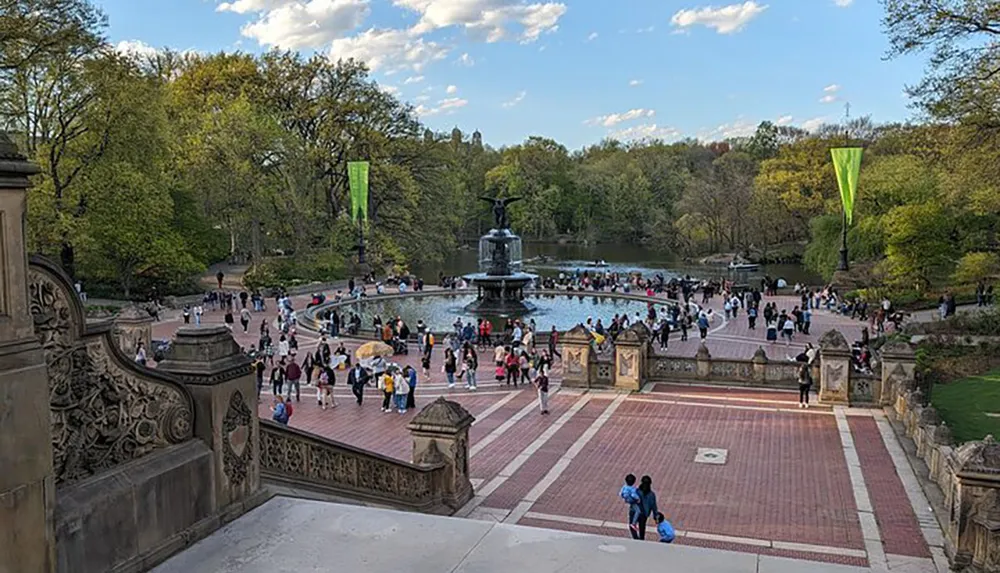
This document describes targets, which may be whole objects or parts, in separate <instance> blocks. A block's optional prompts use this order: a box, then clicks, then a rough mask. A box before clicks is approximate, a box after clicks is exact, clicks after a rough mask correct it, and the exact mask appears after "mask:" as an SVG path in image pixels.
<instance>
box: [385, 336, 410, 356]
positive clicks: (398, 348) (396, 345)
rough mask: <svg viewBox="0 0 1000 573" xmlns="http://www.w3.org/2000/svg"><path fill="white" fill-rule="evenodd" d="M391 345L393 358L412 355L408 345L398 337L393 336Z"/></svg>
mask: <svg viewBox="0 0 1000 573" xmlns="http://www.w3.org/2000/svg"><path fill="white" fill-rule="evenodd" d="M389 344H390V345H391V346H392V354H393V356H397V355H400V354H409V353H410V349H409V347H407V345H406V343H405V342H403V341H402V340H400V339H399V337H398V336H393V337H392V340H390V341H389Z"/></svg>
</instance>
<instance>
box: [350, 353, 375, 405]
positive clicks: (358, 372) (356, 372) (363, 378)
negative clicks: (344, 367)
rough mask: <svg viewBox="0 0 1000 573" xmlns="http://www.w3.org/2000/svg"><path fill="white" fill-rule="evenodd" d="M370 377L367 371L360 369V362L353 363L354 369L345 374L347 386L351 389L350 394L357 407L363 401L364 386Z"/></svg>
mask: <svg viewBox="0 0 1000 573" xmlns="http://www.w3.org/2000/svg"><path fill="white" fill-rule="evenodd" d="M369 379H370V376H369V375H368V371H367V370H365V369H364V368H362V367H361V363H360V362H355V363H354V368H352V369H351V371H350V372H349V373H348V374H347V385H348V386H350V387H351V393H352V394H354V397H355V398H356V399H357V401H358V406H360V405H361V403H362V402H363V401H364V398H365V386H367V385H368V380H369Z"/></svg>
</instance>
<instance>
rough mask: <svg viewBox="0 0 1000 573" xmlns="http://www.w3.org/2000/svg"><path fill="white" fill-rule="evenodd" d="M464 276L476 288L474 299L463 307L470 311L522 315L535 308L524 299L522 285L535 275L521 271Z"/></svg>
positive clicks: (482, 313)
mask: <svg viewBox="0 0 1000 573" xmlns="http://www.w3.org/2000/svg"><path fill="white" fill-rule="evenodd" d="M464 278H465V280H467V281H469V284H471V285H472V286H473V288H475V289H476V295H477V296H476V300H474V301H472V302H470V303H469V304H468V305H466V307H465V310H467V311H469V312H471V313H474V314H479V315H490V314H492V315H495V316H512V315H515V314H516V315H518V316H523V315H525V314H527V313H529V312H531V311H533V310H535V307H534V305H533V304H531V303H530V302H527V301H526V300H525V299H526V297H525V294H524V287H526V286H528V285H529V284H530V283H531V282H532V281H534V280H535V279H536V278H537V275H532V274H528V273H522V272H516V273H511V274H509V275H499V276H498V275H491V274H488V273H473V274H471V275H465V277H464Z"/></svg>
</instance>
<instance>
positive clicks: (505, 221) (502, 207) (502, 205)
mask: <svg viewBox="0 0 1000 573" xmlns="http://www.w3.org/2000/svg"><path fill="white" fill-rule="evenodd" d="M480 199H482V200H483V201H488V202H490V203H491V204H492V205H493V220H494V221H495V222H496V228H497V229H498V230H501V231H502V230H504V229H509V228H510V219H509V218H508V217H507V205H510V204H511V203H513V202H514V201H520V200H521V199H524V197H508V198H506V199H501V198H500V197H497V198H495V199H494V198H493V197H480Z"/></svg>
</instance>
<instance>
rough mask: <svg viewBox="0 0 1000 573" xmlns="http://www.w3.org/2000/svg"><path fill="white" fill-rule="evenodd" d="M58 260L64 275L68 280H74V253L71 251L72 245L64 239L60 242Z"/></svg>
mask: <svg viewBox="0 0 1000 573" xmlns="http://www.w3.org/2000/svg"><path fill="white" fill-rule="evenodd" d="M59 259H60V261H61V262H62V268H63V270H64V271H66V274H67V275H69V277H70V278H76V252H75V251H74V250H73V245H72V244H71V243H70V242H69V241H67V240H65V239H64V240H63V242H62V248H61V249H60V252H59Z"/></svg>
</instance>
